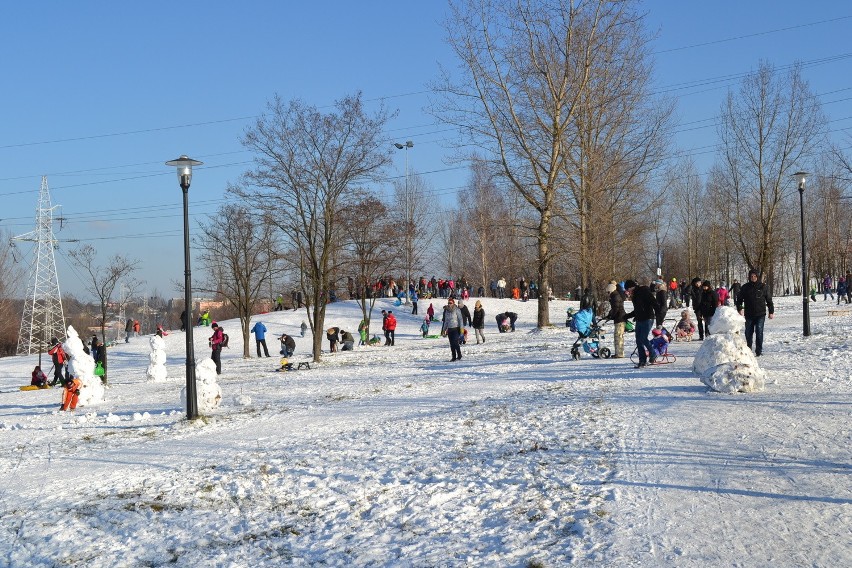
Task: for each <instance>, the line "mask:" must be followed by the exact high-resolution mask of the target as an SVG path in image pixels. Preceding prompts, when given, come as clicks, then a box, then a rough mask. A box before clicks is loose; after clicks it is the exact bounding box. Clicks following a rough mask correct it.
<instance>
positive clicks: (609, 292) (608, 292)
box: [606, 282, 615, 294]
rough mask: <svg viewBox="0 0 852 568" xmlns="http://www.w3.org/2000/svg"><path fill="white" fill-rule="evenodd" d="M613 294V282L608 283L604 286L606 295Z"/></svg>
mask: <svg viewBox="0 0 852 568" xmlns="http://www.w3.org/2000/svg"><path fill="white" fill-rule="evenodd" d="M613 292H615V282H610V283H609V284H607V285H606V293H607V294H612V293H613Z"/></svg>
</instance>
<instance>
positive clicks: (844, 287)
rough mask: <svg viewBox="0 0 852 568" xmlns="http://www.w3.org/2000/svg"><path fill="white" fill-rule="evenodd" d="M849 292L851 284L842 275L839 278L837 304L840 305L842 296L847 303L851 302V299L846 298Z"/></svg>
mask: <svg viewBox="0 0 852 568" xmlns="http://www.w3.org/2000/svg"><path fill="white" fill-rule="evenodd" d="M848 293H849V285H848V283H847V282H846V278H845V277H843V276H841V277H840V278H838V279H837V305H838V306H839V305H840V300H841V298H842V299H843V302H844V303H846V304H848V303H849V300H848V299H847V298H846V296H847V295H848Z"/></svg>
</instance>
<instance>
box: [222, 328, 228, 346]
mask: <svg viewBox="0 0 852 568" xmlns="http://www.w3.org/2000/svg"><path fill="white" fill-rule="evenodd" d="M228 340H229V338H228V334H227V333H225V332H224V331H223V332H222V347H227V346H228Z"/></svg>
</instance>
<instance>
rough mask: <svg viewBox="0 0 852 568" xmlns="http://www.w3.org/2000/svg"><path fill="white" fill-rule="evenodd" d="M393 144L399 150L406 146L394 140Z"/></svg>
mask: <svg viewBox="0 0 852 568" xmlns="http://www.w3.org/2000/svg"><path fill="white" fill-rule="evenodd" d="M393 145H394V146H396V149H397V150H402V149H403V148H405V146H403V145H402V144H400V143H399V142H394V143H393Z"/></svg>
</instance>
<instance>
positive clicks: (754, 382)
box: [692, 306, 766, 393]
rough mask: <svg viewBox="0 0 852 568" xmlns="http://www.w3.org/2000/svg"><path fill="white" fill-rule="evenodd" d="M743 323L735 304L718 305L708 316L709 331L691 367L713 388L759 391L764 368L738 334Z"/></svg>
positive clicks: (763, 384) (762, 386)
mask: <svg viewBox="0 0 852 568" xmlns="http://www.w3.org/2000/svg"><path fill="white" fill-rule="evenodd" d="M744 325H745V318H743V317H742V316H741V315H739V313H737V311H736V310H735V309H734V308H730V307H727V306H721V307H719V308H718V309H717V310H716V314H715V315H714V316H713V319H711V320H710V323H709V327H710V332H711V333H712V334H713V335H710V336H709V337H707V338H706V339H705V341H704V343H703V345H701V348H700V349H699V350H698V353H696V354H695V361H694V362H693V364H692V370H693V372H695V373H696V374H697V375H698V376H699V378H700V379H701V382H702V383H704V384H705V385H707V386H708V387H710V388H711V389H712V390H714V391H717V392H724V393H735V392H759V391H762V390H763V389H764V388H765V385H766V372H765V371H764V370H763V369H761V368H760V365H758V363H757V357H755V356H754V353H752V351H751V349H749V347H748V345H747V344H746V342H745V339H743V337H742V336H741V335H740V330H741V329H743V326H744Z"/></svg>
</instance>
